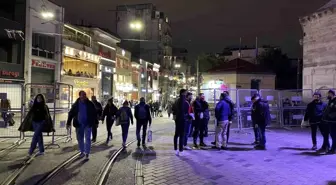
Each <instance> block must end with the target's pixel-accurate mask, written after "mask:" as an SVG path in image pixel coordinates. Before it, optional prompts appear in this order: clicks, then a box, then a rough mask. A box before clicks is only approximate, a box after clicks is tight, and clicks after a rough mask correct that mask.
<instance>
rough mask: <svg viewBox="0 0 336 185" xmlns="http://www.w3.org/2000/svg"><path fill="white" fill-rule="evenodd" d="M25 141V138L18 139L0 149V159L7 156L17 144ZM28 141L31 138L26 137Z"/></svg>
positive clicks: (19, 144)
mask: <svg viewBox="0 0 336 185" xmlns="http://www.w3.org/2000/svg"><path fill="white" fill-rule="evenodd" d="M26 141H27V139H22V140H18V141H15V142H14V143H13V144H11V145H9V146H8V147H6V148H3V149H1V150H0V159H2V158H4V157H5V156H7V155H8V154H9V153H10V152H12V151H13V150H15V149H17V148H18V147H19V146H21V145H22V144H23V143H25V142H26ZM28 141H31V139H28Z"/></svg>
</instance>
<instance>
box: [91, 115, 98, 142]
mask: <svg viewBox="0 0 336 185" xmlns="http://www.w3.org/2000/svg"><path fill="white" fill-rule="evenodd" d="M98 125H99V121H98V120H96V121H95V124H94V125H93V126H92V140H96V139H97V130H98Z"/></svg>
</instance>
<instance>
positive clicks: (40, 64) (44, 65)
mask: <svg viewBox="0 0 336 185" xmlns="http://www.w3.org/2000/svg"><path fill="white" fill-rule="evenodd" d="M32 66H33V67H38V68H43V69H55V67H56V65H55V64H52V63H48V62H43V61H38V60H32Z"/></svg>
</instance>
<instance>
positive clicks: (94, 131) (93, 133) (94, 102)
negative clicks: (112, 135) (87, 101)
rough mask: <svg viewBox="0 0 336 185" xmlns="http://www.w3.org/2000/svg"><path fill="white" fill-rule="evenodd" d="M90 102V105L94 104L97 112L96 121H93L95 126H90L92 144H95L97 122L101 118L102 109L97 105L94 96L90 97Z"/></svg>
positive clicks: (99, 104)
mask: <svg viewBox="0 0 336 185" xmlns="http://www.w3.org/2000/svg"><path fill="white" fill-rule="evenodd" d="M91 101H92V103H93V104H94V106H95V108H96V110H97V119H96V120H95V124H94V125H93V126H92V142H96V139H97V131H98V126H99V120H100V119H101V116H102V113H103V107H102V105H101V103H99V102H98V101H97V97H96V96H92V97H91Z"/></svg>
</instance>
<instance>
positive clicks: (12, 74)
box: [0, 70, 20, 78]
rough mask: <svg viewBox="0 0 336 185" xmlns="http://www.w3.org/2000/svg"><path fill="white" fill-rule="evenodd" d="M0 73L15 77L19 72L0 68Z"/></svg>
mask: <svg viewBox="0 0 336 185" xmlns="http://www.w3.org/2000/svg"><path fill="white" fill-rule="evenodd" d="M0 75H1V76H6V77H14V78H17V77H19V76H20V73H19V72H14V71H8V70H0Z"/></svg>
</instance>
